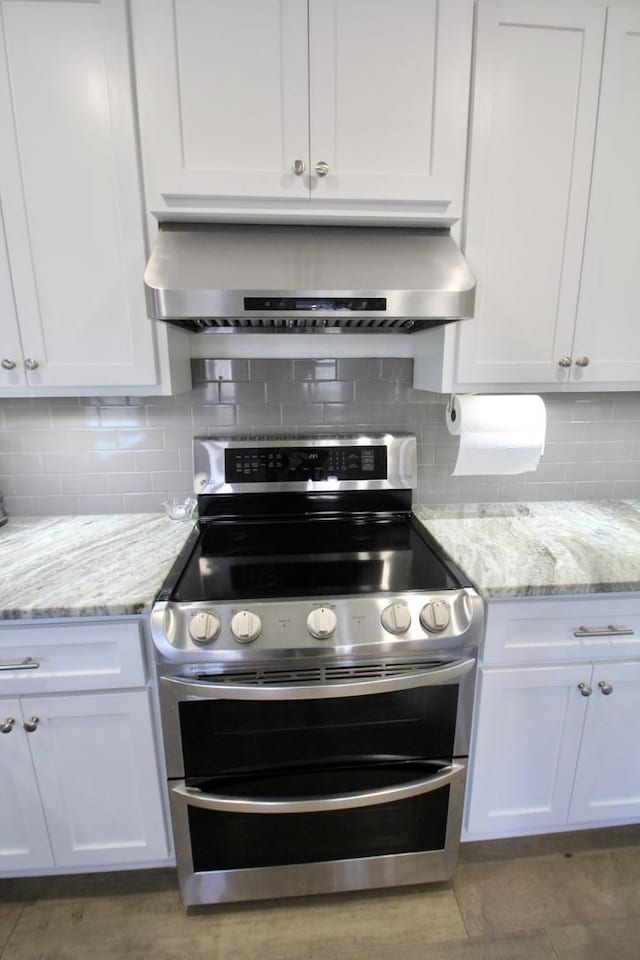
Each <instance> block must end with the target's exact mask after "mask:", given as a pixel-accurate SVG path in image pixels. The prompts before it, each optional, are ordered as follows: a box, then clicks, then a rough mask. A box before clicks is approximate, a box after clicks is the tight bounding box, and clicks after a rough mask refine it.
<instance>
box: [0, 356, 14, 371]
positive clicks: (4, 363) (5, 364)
mask: <svg viewBox="0 0 640 960" xmlns="http://www.w3.org/2000/svg"><path fill="white" fill-rule="evenodd" d="M0 366H1V367H2V369H3V370H15V368H16V362H15V360H9V358H8V357H4V358H3V359H2V360H1V361H0Z"/></svg>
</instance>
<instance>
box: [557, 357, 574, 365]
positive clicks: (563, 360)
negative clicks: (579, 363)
mask: <svg viewBox="0 0 640 960" xmlns="http://www.w3.org/2000/svg"><path fill="white" fill-rule="evenodd" d="M558 366H559V367H570V366H571V357H560V359H559V360H558Z"/></svg>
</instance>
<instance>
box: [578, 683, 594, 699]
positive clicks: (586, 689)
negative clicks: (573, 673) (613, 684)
mask: <svg viewBox="0 0 640 960" xmlns="http://www.w3.org/2000/svg"><path fill="white" fill-rule="evenodd" d="M578 690H579V691H580V693H581V694H582V696H583V697H590V696H591V694H592V693H593V689H592V687H591V684H590V683H579V684H578Z"/></svg>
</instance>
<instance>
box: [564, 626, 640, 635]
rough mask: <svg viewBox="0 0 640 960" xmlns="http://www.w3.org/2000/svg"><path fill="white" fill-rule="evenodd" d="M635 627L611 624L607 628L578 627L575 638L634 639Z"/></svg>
mask: <svg viewBox="0 0 640 960" xmlns="http://www.w3.org/2000/svg"><path fill="white" fill-rule="evenodd" d="M633 634H634V630H633V627H616V626H615V625H614V624H613V623H610V624H609V625H608V626H606V627H576V629H575V630H574V631H573V635H574V637H632V636H633Z"/></svg>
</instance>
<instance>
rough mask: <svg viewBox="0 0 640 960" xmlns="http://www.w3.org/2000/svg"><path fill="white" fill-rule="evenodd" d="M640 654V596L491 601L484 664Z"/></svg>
mask: <svg viewBox="0 0 640 960" xmlns="http://www.w3.org/2000/svg"><path fill="white" fill-rule="evenodd" d="M639 654H640V597H638V596H633V597H629V596H627V597H621V596H620V595H619V594H598V595H597V596H592V597H580V598H575V599H574V598H568V597H553V598H538V597H536V598H535V599H528V598H521V599H518V600H508V601H501V600H495V601H494V600H491V601H490V602H489V604H488V610H487V627H486V635H485V642H484V650H483V656H482V659H483V661H484V663H487V664H491V663H496V664H497V663H504V664H508V663H544V662H549V661H558V660H564V661H573V660H602V659H607V660H612V659H625V658H626V659H629V658H633V657H637V656H638V655H639Z"/></svg>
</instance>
